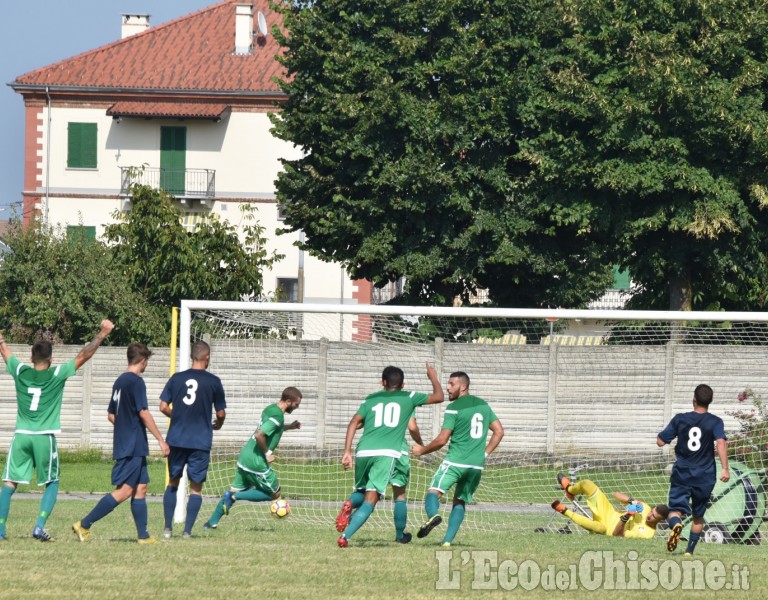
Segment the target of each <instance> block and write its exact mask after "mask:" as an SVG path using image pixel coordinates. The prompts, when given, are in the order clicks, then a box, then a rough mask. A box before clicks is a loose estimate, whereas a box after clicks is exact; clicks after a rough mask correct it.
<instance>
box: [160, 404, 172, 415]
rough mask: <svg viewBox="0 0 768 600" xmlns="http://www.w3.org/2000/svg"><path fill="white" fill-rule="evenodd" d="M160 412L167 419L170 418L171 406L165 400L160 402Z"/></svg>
mask: <svg viewBox="0 0 768 600" xmlns="http://www.w3.org/2000/svg"><path fill="white" fill-rule="evenodd" d="M160 412H161V413H163V414H164V415H165V416H166V417H168V418H169V419H170V418H171V405H170V404H168V403H167V402H166V401H165V400H160Z"/></svg>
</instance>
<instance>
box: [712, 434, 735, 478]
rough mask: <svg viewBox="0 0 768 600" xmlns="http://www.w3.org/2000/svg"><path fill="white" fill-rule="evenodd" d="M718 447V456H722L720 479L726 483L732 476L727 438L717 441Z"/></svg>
mask: <svg viewBox="0 0 768 600" xmlns="http://www.w3.org/2000/svg"><path fill="white" fill-rule="evenodd" d="M715 446H716V447H717V456H718V458H720V467H721V469H720V481H722V482H723V483H726V482H727V481H728V480H729V479H730V478H731V472H730V470H729V469H728V442H727V441H726V440H722V439H720V440H717V441H715Z"/></svg>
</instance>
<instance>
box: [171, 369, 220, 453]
mask: <svg viewBox="0 0 768 600" xmlns="http://www.w3.org/2000/svg"><path fill="white" fill-rule="evenodd" d="M160 399H161V400H163V401H164V402H167V403H168V404H173V409H172V411H171V425H170V427H169V428H168V435H167V436H166V438H165V441H166V442H167V443H168V445H169V446H175V447H177V448H190V449H194V450H210V449H211V444H212V443H213V423H212V421H213V408H215V409H216V410H217V411H219V410H224V409H225V408H226V407H227V403H226V401H225V399H224V387H223V386H222V385H221V379H219V378H218V377H216V375H214V374H213V373H209V372H208V371H206V370H205V369H187V370H186V371H182V372H181V373H176V374H175V375H174V376H173V377H171V378H170V379H169V380H168V383H166V384H165V388H164V389H163V393H162V394H160Z"/></svg>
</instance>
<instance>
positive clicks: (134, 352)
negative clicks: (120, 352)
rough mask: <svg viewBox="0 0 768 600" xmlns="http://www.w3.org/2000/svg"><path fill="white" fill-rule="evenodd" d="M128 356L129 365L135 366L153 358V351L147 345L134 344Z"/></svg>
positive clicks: (131, 345)
mask: <svg viewBox="0 0 768 600" xmlns="http://www.w3.org/2000/svg"><path fill="white" fill-rule="evenodd" d="M126 354H127V356H128V364H129V365H135V364H138V363H140V362H141V361H142V360H144V359H145V358H146V359H147V360H149V357H150V356H152V350H150V349H149V348H147V346H146V344H141V343H139V342H134V343H133V344H129V346H128V351H127V352H126Z"/></svg>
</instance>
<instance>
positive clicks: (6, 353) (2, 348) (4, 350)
mask: <svg viewBox="0 0 768 600" xmlns="http://www.w3.org/2000/svg"><path fill="white" fill-rule="evenodd" d="M11 354H12V352H11V349H10V348H9V347H8V344H6V343H5V336H4V335H3V332H2V331H0V355H1V356H2V357H3V360H4V361H5V362H8V359H9V358H11Z"/></svg>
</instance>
